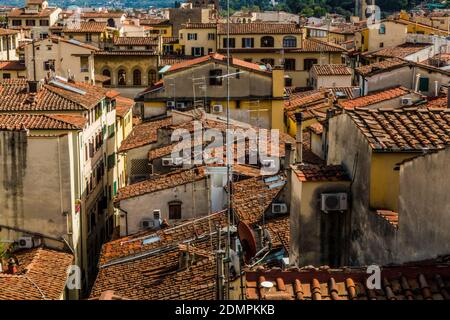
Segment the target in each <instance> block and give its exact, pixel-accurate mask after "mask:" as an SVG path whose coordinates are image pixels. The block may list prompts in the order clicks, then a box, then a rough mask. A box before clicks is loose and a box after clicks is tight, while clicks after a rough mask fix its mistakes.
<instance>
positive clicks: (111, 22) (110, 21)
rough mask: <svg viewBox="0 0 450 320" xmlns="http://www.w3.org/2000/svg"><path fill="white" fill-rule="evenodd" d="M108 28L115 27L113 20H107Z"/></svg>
mask: <svg viewBox="0 0 450 320" xmlns="http://www.w3.org/2000/svg"><path fill="white" fill-rule="evenodd" d="M108 27H111V28H115V27H116V22H115V21H114V19H113V18H109V19H108Z"/></svg>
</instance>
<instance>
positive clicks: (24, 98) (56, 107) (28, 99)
mask: <svg viewBox="0 0 450 320" xmlns="http://www.w3.org/2000/svg"><path fill="white" fill-rule="evenodd" d="M55 81H56V80H55ZM55 83H61V84H62V85H64V86H69V87H73V88H75V89H78V90H82V91H84V93H85V94H81V93H77V92H74V91H71V90H67V89H65V88H62V87H58V86H57V85H55V84H52V83H51V82H50V83H48V84H42V86H41V89H40V90H39V92H38V93H36V94H34V93H28V92H27V80H26V79H8V80H0V111H14V112H19V111H83V110H86V109H91V108H93V107H95V105H96V104H97V103H99V102H100V101H101V100H102V99H104V98H105V95H106V92H107V90H106V89H102V88H100V87H96V86H92V85H89V84H85V83H81V82H77V83H72V82H70V83H69V82H61V81H56V82H55Z"/></svg>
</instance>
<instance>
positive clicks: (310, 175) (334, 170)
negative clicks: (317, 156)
mask: <svg viewBox="0 0 450 320" xmlns="http://www.w3.org/2000/svg"><path fill="white" fill-rule="evenodd" d="M292 169H293V170H294V172H295V174H296V175H297V178H298V179H299V180H300V181H302V182H318V181H349V180H350V178H349V176H348V175H347V172H346V171H345V169H344V168H343V167H342V166H340V165H324V164H299V165H295V166H293V167H292Z"/></svg>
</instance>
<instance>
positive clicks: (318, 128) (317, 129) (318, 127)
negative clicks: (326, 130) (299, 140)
mask: <svg viewBox="0 0 450 320" xmlns="http://www.w3.org/2000/svg"><path fill="white" fill-rule="evenodd" d="M307 129H309V130H311V132H313V133H314V134H317V135H321V134H322V133H323V125H322V124H321V123H320V122H316V123H313V124H311V125H309V126H308V128H307Z"/></svg>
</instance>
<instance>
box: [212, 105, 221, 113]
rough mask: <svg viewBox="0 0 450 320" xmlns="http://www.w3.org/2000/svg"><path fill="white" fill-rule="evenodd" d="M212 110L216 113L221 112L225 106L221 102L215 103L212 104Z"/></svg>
mask: <svg viewBox="0 0 450 320" xmlns="http://www.w3.org/2000/svg"><path fill="white" fill-rule="evenodd" d="M212 111H213V112H214V113H221V112H222V111H223V107H222V105H221V104H215V105H213V106H212Z"/></svg>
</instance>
